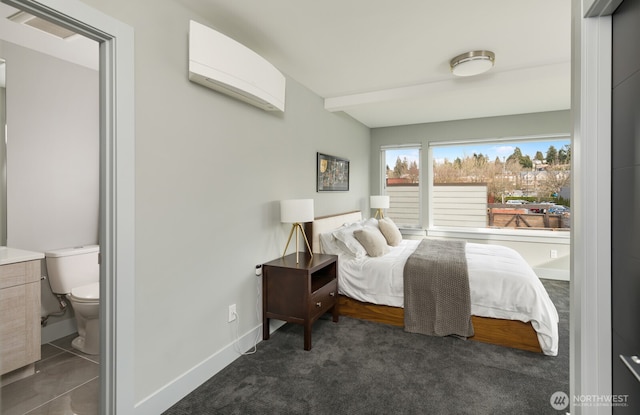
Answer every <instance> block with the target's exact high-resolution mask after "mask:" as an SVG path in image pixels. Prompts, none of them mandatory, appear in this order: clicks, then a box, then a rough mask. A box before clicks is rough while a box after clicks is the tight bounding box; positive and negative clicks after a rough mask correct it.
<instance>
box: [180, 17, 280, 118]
mask: <svg viewBox="0 0 640 415" xmlns="http://www.w3.org/2000/svg"><path fill="white" fill-rule="evenodd" d="M189 79H190V80H191V81H193V82H197V83H199V84H201V85H204V86H206V87H208V88H211V89H215V90H216V91H219V92H222V93H224V94H227V95H230V96H232V97H234V98H237V99H240V100H242V101H245V102H248V103H249V104H252V105H255V106H256V107H259V108H262V109H264V110H267V111H284V100H285V85H286V82H285V77H284V75H282V73H280V71H278V70H277V69H276V68H275V67H274V66H273V65H271V64H270V63H269V62H267V61H266V60H265V59H264V58H263V57H261V56H260V55H258V54H257V53H255V52H254V51H252V50H251V49H249V48H247V47H246V46H244V45H242V44H240V43H238V42H236V41H235V40H233V39H231V38H229V37H227V36H225V35H223V34H222V33H219V32H217V31H215V30H213V29H211V28H210V27H207V26H204V25H202V24H200V23H197V22H194V21H193V20H192V21H191V22H190V23H189Z"/></svg>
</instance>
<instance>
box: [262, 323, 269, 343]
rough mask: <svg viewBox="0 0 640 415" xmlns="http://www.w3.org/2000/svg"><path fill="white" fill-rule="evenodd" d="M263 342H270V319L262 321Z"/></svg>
mask: <svg viewBox="0 0 640 415" xmlns="http://www.w3.org/2000/svg"><path fill="white" fill-rule="evenodd" d="M262 340H269V319H268V318H263V319H262Z"/></svg>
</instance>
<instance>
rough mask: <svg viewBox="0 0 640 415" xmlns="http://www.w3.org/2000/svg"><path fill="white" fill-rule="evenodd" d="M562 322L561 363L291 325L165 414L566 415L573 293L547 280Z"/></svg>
mask: <svg viewBox="0 0 640 415" xmlns="http://www.w3.org/2000/svg"><path fill="white" fill-rule="evenodd" d="M543 283H544V285H545V287H546V288H547V291H548V292H549V295H550V296H551V299H552V300H553V302H554V304H555V305H556V308H557V309H558V313H559V314H560V325H559V330H560V348H559V353H558V356H556V357H549V356H544V355H542V354H537V353H531V352H525V351H521V350H515V349H509V348H505V347H500V346H494V345H489V344H484V343H480V342H476V341H470V340H460V339H457V338H450V337H445V338H440V337H431V336H424V335H421V334H411V333H405V332H404V331H403V330H402V328H398V327H393V326H388V325H384V324H377V323H370V322H366V321H361V320H357V319H351V318H346V317H341V318H340V322H339V323H337V324H336V323H333V322H332V321H331V320H330V318H329V316H326V317H323V318H321V319H320V320H318V321H317V322H316V323H315V324H314V326H313V335H312V340H313V348H312V350H310V351H304V350H303V349H302V337H303V334H302V326H299V325H294V324H287V325H285V326H283V327H282V328H280V329H279V330H278V331H276V332H275V333H274V334H273V335H272V336H271V339H270V340H268V341H263V342H261V343H259V344H258V351H257V352H256V353H255V354H253V355H248V356H242V357H240V358H239V359H237V360H236V361H235V362H233V363H232V364H231V365H229V366H227V367H226V368H224V369H223V370H222V371H220V372H219V373H218V374H216V375H215V376H213V377H212V378H211V379H209V380H208V381H207V382H205V383H204V384H202V385H201V386H200V387H199V388H197V389H196V390H194V391H193V392H192V393H190V394H189V395H188V396H186V397H185V398H184V399H182V400H181V401H179V402H178V403H176V404H175V405H174V406H173V407H171V408H170V409H169V410H167V411H166V412H165V414H166V415H186V414H189V415H192V414H242V415H245V414H318V415H319V414H474V415H478V414H492V415H493V414H536V415H539V414H564V413H565V412H566V411H556V410H554V409H553V408H552V406H551V403H550V398H551V395H552V394H553V393H554V392H556V391H562V392H565V393H566V394H569V283H568V282H566V281H551V280H543Z"/></svg>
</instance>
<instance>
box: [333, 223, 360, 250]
mask: <svg viewBox="0 0 640 415" xmlns="http://www.w3.org/2000/svg"><path fill="white" fill-rule="evenodd" d="M362 228H363V226H362V224H361V223H353V224H351V225H348V226H343V227H342V228H338V229H337V230H335V231H333V236H334V237H335V238H336V239H337V240H338V241H339V242H340V243H341V244H342V245H344V249H345V250H346V251H347V252H349V253H350V254H351V255H353V256H355V257H356V258H362V257H364V256H366V255H367V251H366V250H365V249H364V247H363V246H362V244H361V243H360V242H358V240H357V239H356V238H355V236H353V231H355V230H358V229H362Z"/></svg>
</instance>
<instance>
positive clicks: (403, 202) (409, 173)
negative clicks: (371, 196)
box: [380, 145, 422, 228]
mask: <svg viewBox="0 0 640 415" xmlns="http://www.w3.org/2000/svg"><path fill="white" fill-rule="evenodd" d="M420 154H421V151H420V146H419V145H409V146H394V147H382V149H381V157H380V159H381V160H382V162H383V163H384V166H383V169H382V180H383V183H382V186H381V188H382V189H384V190H383V194H385V195H388V196H389V202H390V203H389V209H387V211H386V213H385V214H386V216H388V217H390V218H391V219H393V221H394V222H395V223H396V224H397V225H398V226H400V227H405V228H411V227H420V226H421V225H422V221H421V214H422V212H421V203H420V201H421V186H420V165H421V163H420Z"/></svg>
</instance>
